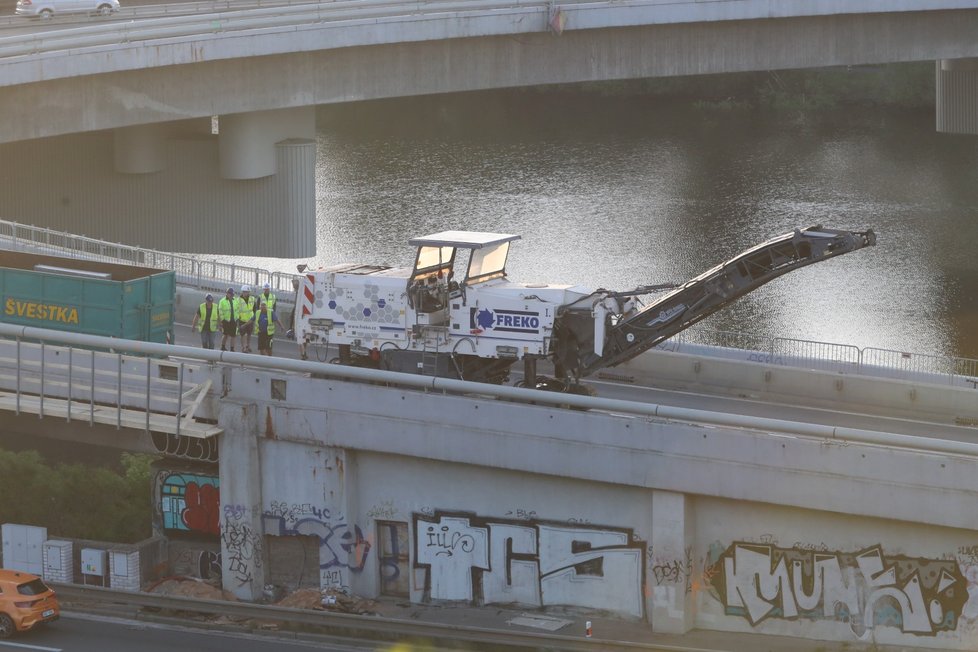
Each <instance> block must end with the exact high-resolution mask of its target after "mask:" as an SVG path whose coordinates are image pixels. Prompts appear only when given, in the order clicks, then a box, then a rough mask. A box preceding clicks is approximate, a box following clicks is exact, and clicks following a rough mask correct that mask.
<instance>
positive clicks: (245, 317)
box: [234, 297, 255, 321]
mask: <svg viewBox="0 0 978 652" xmlns="http://www.w3.org/2000/svg"><path fill="white" fill-rule="evenodd" d="M237 301H238V302H237V303H236V304H235V305H234V311H235V312H236V313H237V315H238V321H251V318H252V317H254V316H255V297H248V298H247V299H245V298H244V297H238V299H237Z"/></svg>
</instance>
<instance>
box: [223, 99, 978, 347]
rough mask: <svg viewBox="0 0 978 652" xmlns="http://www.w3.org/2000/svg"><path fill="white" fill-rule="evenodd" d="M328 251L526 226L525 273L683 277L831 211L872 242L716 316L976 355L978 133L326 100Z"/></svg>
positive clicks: (507, 104) (572, 107) (393, 256)
mask: <svg viewBox="0 0 978 652" xmlns="http://www.w3.org/2000/svg"><path fill="white" fill-rule="evenodd" d="M318 124H319V135H318V141H319V142H318V157H319V158H318V165H317V204H318V224H317V245H318V255H317V257H316V258H315V259H313V260H302V261H291V260H272V259H245V258H242V259H238V260H239V261H240V262H243V263H248V264H257V265H260V266H263V267H270V268H273V269H279V270H288V271H292V270H294V265H295V263H296V262H307V263H311V264H312V265H314V266H315V265H323V264H333V263H339V262H364V263H374V264H391V265H409V264H411V262H412V256H413V250H412V249H411V248H410V247H409V246H408V245H407V240H408V239H409V238H410V237H412V236H417V235H425V234H428V233H433V232H436V231H442V230H447V229H467V230H479V231H496V232H504V233H518V234H522V236H523V240H522V241H520V242H517V243H515V244H514V246H513V249H512V250H511V254H510V258H509V264H508V271H509V274H510V276H511V277H512V278H513V279H515V280H521V281H529V282H551V283H574V284H582V285H586V286H589V287H593V288H597V287H604V288H609V289H621V290H624V289H630V288H632V287H634V286H637V285H640V284H647V283H662V282H681V281H685V280H687V279H689V278H692V277H694V276H696V275H697V274H699V273H700V272H702V271H704V270H706V269H707V268H709V267H711V266H712V265H714V264H716V263H718V262H721V261H723V260H725V259H727V258H729V257H731V256H733V255H735V254H737V253H738V252H740V251H741V250H743V249H746V248H748V247H750V246H752V245H754V244H757V243H759V242H761V241H763V240H766V239H767V238H769V237H772V236H775V235H779V234H781V233H784V232H786V231H790V230H792V229H793V228H795V227H804V226H810V225H812V224H824V225H825V226H828V227H834V228H846V229H854V230H863V229H866V228H872V229H874V230H875V231H876V233H877V234H878V245H877V246H876V247H875V248H872V249H867V250H862V251H858V252H855V253H852V254H848V255H845V256H842V257H839V258H836V259H834V260H831V261H827V262H824V263H820V264H817V265H813V266H811V267H808V268H805V269H803V270H799V271H796V272H792V273H791V274H788V275H786V276H784V277H782V278H780V279H777V280H775V281H773V282H771V283H770V284H768V285H766V286H764V287H763V288H761V289H760V290H758V291H756V292H754V293H752V294H751V295H749V296H747V297H745V298H743V299H741V300H740V301H739V302H738V303H737V304H735V305H734V306H732V307H730V308H728V309H726V310H725V311H723V312H721V313H718V314H717V315H715V316H713V317H711V318H709V319H708V320H706V321H704V322H703V325H704V326H705V327H708V328H710V329H718V330H730V331H740V332H746V333H750V334H755V335H758V336H762V337H789V338H798V339H810V340H819V341H826V342H837V343H844V344H853V345H856V346H860V347H869V346H872V347H879V348H885V349H894V350H899V351H913V352H918V353H931V354H938V355H952V356H963V357H970V358H978V256H976V255H975V248H976V245H978V138H975V137H972V136H950V135H946V134H937V133H935V131H934V117H933V114H932V113H929V112H915V113H902V114H886V113H880V112H877V111H872V110H869V109H860V110H854V111H848V112H845V113H839V114H836V115H828V116H825V115H822V116H819V117H818V118H817V119H812V118H804V117H803V116H800V115H793V114H780V115H771V114H764V113H759V112H752V111H732V112H701V111H696V110H693V109H692V108H690V104H689V103H688V102H672V103H670V102H665V101H663V100H662V99H655V98H635V97H604V96H596V95H582V94H576V95H573V94H554V93H549V94H543V93H478V94H470V95H455V96H447V97H443V98H430V97H429V98H414V99H405V100H397V101H385V102H373V103H365V104H356V105H347V106H340V107H329V108H325V107H323V108H321V109H320V111H319V115H318Z"/></svg>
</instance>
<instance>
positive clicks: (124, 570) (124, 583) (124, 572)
mask: <svg viewBox="0 0 978 652" xmlns="http://www.w3.org/2000/svg"><path fill="white" fill-rule="evenodd" d="M109 586H111V587H112V588H113V589H122V590H123V591H138V590H139V588H140V581H139V552H138V551H136V550H110V551H109Z"/></svg>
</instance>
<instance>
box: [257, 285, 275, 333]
mask: <svg viewBox="0 0 978 652" xmlns="http://www.w3.org/2000/svg"><path fill="white" fill-rule="evenodd" d="M258 300H259V301H261V302H262V303H263V304H268V309H269V310H271V311H272V312H275V302H276V301H278V299H277V298H275V294H274V293H273V292H272V286H271V285H269V284H268V283H265V285H263V286H261V294H259V295H258ZM259 348H260V347H259Z"/></svg>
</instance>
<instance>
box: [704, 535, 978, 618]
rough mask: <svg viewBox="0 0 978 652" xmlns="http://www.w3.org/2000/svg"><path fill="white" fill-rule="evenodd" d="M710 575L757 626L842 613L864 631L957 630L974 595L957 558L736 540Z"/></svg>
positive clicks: (727, 603)
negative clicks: (772, 620)
mask: <svg viewBox="0 0 978 652" xmlns="http://www.w3.org/2000/svg"><path fill="white" fill-rule="evenodd" d="M713 571H714V572H713V573H712V574H711V582H712V585H713V588H715V589H716V591H717V594H718V597H719V599H720V601H721V602H722V603H723V605H724V608H725V610H726V613H727V614H728V615H738V616H743V617H744V618H746V619H747V620H748V621H749V622H750V623H751V625H757V624H758V623H761V622H763V621H764V620H766V619H768V618H782V619H788V620H793V619H799V618H808V619H811V620H838V621H842V622H848V623H849V625H850V627H851V628H852V630H853V632H854V633H855V634H857V635H859V636H861V635H862V634H864V633H865V632H866V631H867V630H870V629H872V628H874V627H876V626H880V625H888V626H893V627H898V628H899V629H900V630H901V631H903V632H905V633H911V634H917V635H934V634H936V633H937V632H941V631H948V630H954V629H955V628H956V627H957V622H958V618H959V617H960V616H961V614H962V608H963V607H964V604H965V602H966V601H967V600H968V583H967V580H966V579H965V577H964V576H963V575H962V573H961V569H960V567H959V565H958V563H957V561H955V560H945V559H925V558H913V557H905V556H902V555H886V554H884V552H883V548H882V547H881V546H873V547H870V548H866V549H865V550H861V551H858V552H832V551H822V550H811V549H810V548H807V547H806V548H778V547H776V546H773V545H769V544H758V543H747V542H734V543H733V544H731V545H730V546H729V547H728V548H727V549H726V550H725V551H724V552H723V554H722V555H720V558H719V559H718V560H717V562H716V564H715V566H714V567H713Z"/></svg>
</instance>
